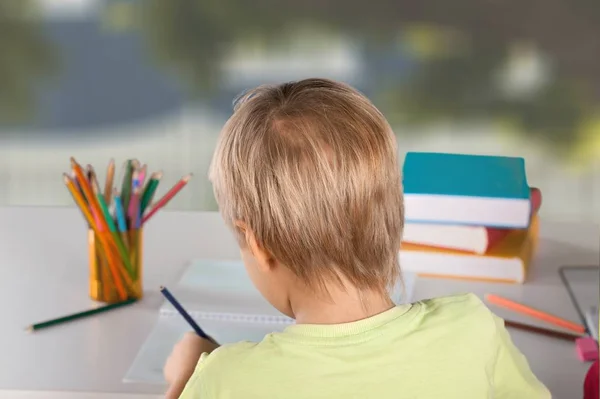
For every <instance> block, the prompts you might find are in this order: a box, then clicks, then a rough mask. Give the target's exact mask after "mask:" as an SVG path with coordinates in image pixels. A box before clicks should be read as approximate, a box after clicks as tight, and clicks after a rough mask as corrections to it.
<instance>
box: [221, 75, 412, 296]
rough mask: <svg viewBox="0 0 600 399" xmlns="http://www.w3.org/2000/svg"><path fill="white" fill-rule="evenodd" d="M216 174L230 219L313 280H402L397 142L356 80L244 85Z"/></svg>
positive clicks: (363, 283) (363, 285)
mask: <svg viewBox="0 0 600 399" xmlns="http://www.w3.org/2000/svg"><path fill="white" fill-rule="evenodd" d="M210 179H211V181H212V183H213V187H214V193H215V197H216V200H217V203H218V204H219V209H220V212H221V214H222V216H223V218H224V219H225V221H226V223H227V224H228V225H229V226H230V227H232V228H233V229H234V230H236V228H235V226H236V223H237V222H239V221H241V222H243V223H245V224H246V225H247V226H248V228H249V229H250V230H251V231H252V232H253V233H254V235H255V236H256V239H257V241H258V242H259V243H260V244H261V245H262V247H264V249H266V250H267V251H268V252H269V253H270V254H271V255H272V256H273V257H274V258H275V259H277V261H278V262H280V263H281V264H283V265H285V266H286V267H288V268H289V269H290V270H291V271H292V272H293V273H294V274H295V275H296V276H297V277H298V278H300V279H301V280H302V281H303V282H305V283H306V284H307V285H308V286H309V287H312V288H315V289H319V288H324V287H325V285H326V283H327V282H328V281H331V280H333V281H336V282H338V283H342V279H343V278H345V279H346V280H347V281H349V282H350V283H351V284H353V285H354V286H356V287H357V288H358V289H373V290H378V291H380V292H383V291H384V290H386V289H388V288H389V287H390V286H392V285H393V284H394V283H395V282H396V280H397V279H398V276H399V266H398V250H399V248H400V240H401V236H402V229H403V222H404V208H403V198H402V185H401V178H400V170H399V165H398V157H397V149H396V141H395V137H394V135H393V132H392V130H391V128H390V126H389V124H388V123H387V121H386V119H385V117H384V116H383V115H382V114H381V113H380V112H379V110H377V108H375V106H374V105H373V104H372V103H371V102H370V101H369V100H368V99H367V98H366V97H364V96H363V95H362V94H361V93H359V92H358V91H356V90H355V89H353V88H351V87H350V86H347V85H345V84H342V83H338V82H334V81H331V80H326V79H306V80H302V81H299V82H291V83H284V84H281V85H266V86H260V87H258V88H256V89H253V90H251V91H250V92H247V93H245V94H244V95H243V96H241V97H240V98H239V99H238V100H237V102H236V104H235V108H234V113H233V115H232V116H231V118H230V119H229V120H228V121H227V123H226V124H225V126H224V128H223V130H222V132H221V135H220V138H219V142H218V144H217V148H216V151H215V154H214V157H213V160H212V164H211V167H210ZM237 233H238V239H239V240H240V242H241V243H242V244H243V240H244V238H243V237H242V236H241V234H240V232H239V231H238V232H237Z"/></svg>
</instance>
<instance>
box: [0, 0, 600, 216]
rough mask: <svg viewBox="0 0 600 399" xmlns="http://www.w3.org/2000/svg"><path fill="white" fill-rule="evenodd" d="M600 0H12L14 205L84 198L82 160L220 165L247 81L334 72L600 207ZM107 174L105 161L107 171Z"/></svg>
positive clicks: (203, 189)
mask: <svg viewBox="0 0 600 399" xmlns="http://www.w3.org/2000/svg"><path fill="white" fill-rule="evenodd" d="M599 20H600V2H599V1H598V0H543V1H542V0H529V1H516V0H505V1H492V0H490V1H482V0H453V1H451V2H450V1H447V0H422V1H408V0H406V1H397V0H373V1H363V0H302V1H300V0H297V1H290V0H287V1H281V0H253V1H247V0H139V1H138V0H2V1H1V2H0V205H53V206H65V205H69V206H71V205H72V200H71V198H70V196H69V194H68V192H67V190H66V189H65V187H64V185H63V184H62V177H61V175H62V173H63V172H65V171H67V169H68V168H69V157H70V156H75V157H76V158H77V159H78V161H79V162H80V163H82V164H87V163H91V164H93V165H95V166H96V169H104V165H106V164H107V162H108V160H109V159H110V158H111V157H114V158H115V159H116V160H117V162H118V163H119V164H120V163H121V162H123V161H124V160H125V159H127V158H131V157H135V158H138V159H140V160H141V161H142V163H147V164H148V165H149V168H150V170H152V171H155V170H159V169H162V170H164V171H165V172H166V173H165V176H164V177H163V183H162V184H161V185H162V186H163V190H164V189H166V188H167V187H168V186H169V185H171V184H174V183H175V182H176V180H177V179H178V178H179V177H181V176H182V175H184V174H186V173H188V172H190V171H191V172H194V173H195V178H194V179H193V180H192V183H190V185H189V186H188V187H187V188H186V189H185V190H183V191H182V192H181V194H180V195H178V196H177V197H176V199H175V200H174V201H173V202H172V203H171V204H170V205H169V207H170V208H171V209H186V210H216V205H215V202H214V198H213V194H212V188H211V186H210V184H209V182H208V179H207V177H206V174H207V173H206V172H207V167H208V164H209V162H210V158H211V154H212V151H213V148H214V146H215V143H216V138H217V135H218V133H219V130H220V128H221V126H222V125H223V123H224V122H225V120H226V119H227V118H228V116H229V115H230V114H231V110H232V106H231V105H232V99H233V98H234V97H235V95H236V94H238V93H239V92H241V91H243V90H245V89H247V88H250V87H253V86H256V85H258V84H261V83H273V82H281V81H286V80H297V79H302V78H306V77H314V76H319V77H328V78H333V79H337V80H341V81H345V82H347V83H350V84H352V85H354V86H356V87H358V88H359V89H360V90H361V91H363V92H364V93H365V94H367V95H368V96H369V97H370V98H371V99H372V100H373V101H374V103H375V104H376V105H377V106H378V107H379V108H380V109H381V110H382V111H383V113H384V114H385V115H386V116H387V117H388V119H389V121H390V123H391V124H392V126H393V128H394V130H395V133H396V135H397V137H398V145H399V149H400V152H401V154H404V153H405V152H406V151H443V152H460V153H478V154H501V155H513V156H521V157H525V159H526V164H527V169H528V179H529V183H530V185H532V186H537V187H540V188H541V190H542V193H543V196H544V205H543V207H542V212H541V213H542V215H543V217H545V218H548V219H553V220H567V221H590V220H593V221H595V222H596V223H598V222H600V73H599V71H600V41H599V40H598V38H599V37H600V23H598V21H599ZM98 172H99V175H101V176H102V175H103V172H104V171H103V170H98Z"/></svg>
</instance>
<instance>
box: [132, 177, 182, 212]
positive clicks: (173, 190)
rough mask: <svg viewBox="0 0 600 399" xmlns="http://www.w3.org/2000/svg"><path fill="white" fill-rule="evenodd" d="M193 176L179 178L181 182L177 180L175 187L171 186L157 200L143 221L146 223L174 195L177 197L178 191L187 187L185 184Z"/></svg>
mask: <svg viewBox="0 0 600 399" xmlns="http://www.w3.org/2000/svg"><path fill="white" fill-rule="evenodd" d="M191 178H192V175H191V174H189V175H187V176H184V177H182V178H181V180H179V182H177V184H175V185H174V186H173V188H171V189H170V190H169V191H168V192H167V193H166V194H165V195H164V196H163V197H162V198H161V199H159V200H158V201H157V202H156V204H155V205H154V206H153V207H152V208H151V209H150V212H148V213H147V214H146V215H144V218H143V219H142V223H146V222H147V221H148V219H150V218H151V217H152V216H153V215H154V214H155V213H156V212H158V211H159V210H160V209H161V208H163V207H164V206H165V205H167V204H168V203H169V201H171V200H172V199H173V197H175V196H176V195H177V193H178V192H179V191H181V189H182V188H184V187H185V185H186V184H187V183H188V182H189V181H190V179H191Z"/></svg>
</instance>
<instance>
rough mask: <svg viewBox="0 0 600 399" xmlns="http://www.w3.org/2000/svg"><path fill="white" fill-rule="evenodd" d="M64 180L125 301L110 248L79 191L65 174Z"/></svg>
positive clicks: (80, 172) (125, 295)
mask: <svg viewBox="0 0 600 399" xmlns="http://www.w3.org/2000/svg"><path fill="white" fill-rule="evenodd" d="M81 174H82V171H81V168H79V175H81ZM64 180H65V184H66V186H67V188H68V189H69V191H70V192H71V195H72V196H73V198H74V199H75V202H76V203H77V205H78V206H79V209H80V210H81V211H82V212H83V214H84V217H85V219H86V221H87V222H88V225H89V226H90V227H91V228H92V230H94V233H95V234H96V237H98V239H99V240H100V243H101V245H102V248H103V249H104V252H105V254H106V257H107V262H108V265H109V268H110V271H111V274H112V277H113V279H114V283H115V288H116V289H117V293H118V295H119V297H120V298H123V300H124V299H126V298H127V294H126V292H125V289H124V288H123V285H122V284H121V280H120V279H119V273H118V270H117V267H118V266H117V263H116V261H115V259H114V257H113V255H112V251H111V249H110V246H109V245H108V243H107V241H106V239H105V238H104V236H103V235H102V234H100V232H99V231H98V227H97V226H96V224H95V222H94V218H93V216H92V213H91V212H90V210H89V209H88V207H87V204H86V203H85V202H84V200H83V196H82V194H81V193H80V192H79V190H77V188H76V187H75V185H74V184H73V181H72V180H71V179H70V178H69V177H68V176H67V175H66V174H65V176H64ZM86 190H87V189H86Z"/></svg>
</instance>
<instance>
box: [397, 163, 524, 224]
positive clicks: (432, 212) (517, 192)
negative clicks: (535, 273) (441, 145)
mask: <svg viewBox="0 0 600 399" xmlns="http://www.w3.org/2000/svg"><path fill="white" fill-rule="evenodd" d="M403 185H404V195H405V201H406V214H405V218H406V221H407V222H411V223H451V224H465V225H478V226H489V227H505V228H526V227H528V225H529V220H530V214H531V203H530V200H529V195H530V190H529V185H528V184H527V177H526V173H525V160H524V159H523V158H516V157H504V156H486V155H465V154H445V153H429V152H409V153H408V154H407V155H406V158H405V160H404V166H403Z"/></svg>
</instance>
